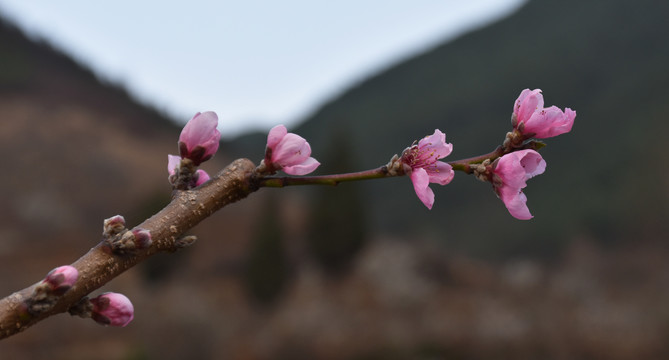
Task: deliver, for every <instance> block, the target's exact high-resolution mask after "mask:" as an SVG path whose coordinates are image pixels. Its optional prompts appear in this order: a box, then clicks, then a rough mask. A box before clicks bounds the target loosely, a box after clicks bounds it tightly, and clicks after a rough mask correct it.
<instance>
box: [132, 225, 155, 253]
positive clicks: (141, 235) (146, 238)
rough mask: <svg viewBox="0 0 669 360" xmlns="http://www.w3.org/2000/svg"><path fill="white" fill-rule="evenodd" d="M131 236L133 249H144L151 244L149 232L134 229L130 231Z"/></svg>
mask: <svg viewBox="0 0 669 360" xmlns="http://www.w3.org/2000/svg"><path fill="white" fill-rule="evenodd" d="M132 234H133V235H134V236H135V247H136V248H137V249H146V248H148V247H149V246H151V243H153V240H151V232H150V231H149V230H146V229H141V228H135V229H133V230H132Z"/></svg>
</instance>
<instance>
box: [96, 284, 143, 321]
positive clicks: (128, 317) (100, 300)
mask: <svg viewBox="0 0 669 360" xmlns="http://www.w3.org/2000/svg"><path fill="white" fill-rule="evenodd" d="M91 303H92V304H93V313H92V315H91V317H92V318H93V320H95V321H96V322H98V323H100V324H103V325H111V326H121V327H123V326H126V325H128V324H129V323H130V322H131V321H132V319H133V317H134V313H135V309H134V307H133V306H132V303H131V302H130V299H128V298H127V297H126V296H125V295H123V294H118V293H113V292H108V293H104V294H102V295H100V296H98V297H96V298H93V299H91Z"/></svg>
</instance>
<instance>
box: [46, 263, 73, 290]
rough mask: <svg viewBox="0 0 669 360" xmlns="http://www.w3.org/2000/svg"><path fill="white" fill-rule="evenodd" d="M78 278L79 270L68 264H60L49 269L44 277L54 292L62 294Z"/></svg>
mask: <svg viewBox="0 0 669 360" xmlns="http://www.w3.org/2000/svg"><path fill="white" fill-rule="evenodd" d="M77 278H79V271H78V270H77V269H76V268H75V267H73V266H70V265H65V266H60V267H57V268H55V269H53V270H51V271H50V272H49V273H48V274H47V275H46V278H45V279H44V283H45V284H48V285H49V287H50V288H51V291H52V292H53V293H55V294H64V293H65V292H66V291H67V290H69V289H70V288H71V287H72V286H73V285H74V283H75V282H77Z"/></svg>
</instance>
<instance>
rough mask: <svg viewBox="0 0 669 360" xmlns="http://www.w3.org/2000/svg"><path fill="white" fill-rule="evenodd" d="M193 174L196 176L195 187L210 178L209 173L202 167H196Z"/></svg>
mask: <svg viewBox="0 0 669 360" xmlns="http://www.w3.org/2000/svg"><path fill="white" fill-rule="evenodd" d="M195 175H196V176H197V181H196V182H195V186H196V187H197V186H200V185H202V184H204V183H206V182H207V181H209V179H211V177H210V176H209V174H207V172H206V171H204V170H202V169H198V170H197V171H196V172H195Z"/></svg>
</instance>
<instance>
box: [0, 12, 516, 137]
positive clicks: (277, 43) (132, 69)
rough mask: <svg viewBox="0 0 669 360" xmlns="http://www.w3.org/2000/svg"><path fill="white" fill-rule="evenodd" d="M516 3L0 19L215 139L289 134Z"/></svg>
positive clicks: (18, 15)
mask: <svg viewBox="0 0 669 360" xmlns="http://www.w3.org/2000/svg"><path fill="white" fill-rule="evenodd" d="M524 2H525V0H468V1H464V0H459V1H454V0H441V1H438V0H412V1H407V0H404V1H400V0H367V1H364V0H363V1H360V0H358V1H355V0H339V1H318V0H283V1H257V0H251V1H234V2H233V1H214V0H210V1H206V0H190V1H188V2H187V4H186V2H185V1H166V0H163V1H154V0H150V1H149V0H147V1H136V0H115V1H90V0H59V1H53V0H29V1H26V0H0V12H2V13H3V14H5V16H7V17H9V18H10V19H12V20H14V21H15V22H16V23H18V24H19V26H20V27H22V28H23V29H25V30H26V31H28V33H29V34H30V35H31V36H35V37H38V38H44V39H47V40H48V41H49V42H51V43H52V44H54V45H56V46H57V47H60V48H61V49H63V50H64V51H65V52H67V53H68V54H70V55H72V56H73V57H75V58H76V59H77V60H79V61H80V62H83V63H85V64H88V66H90V67H91V68H92V69H93V70H94V71H95V72H96V73H97V74H98V75H99V76H101V77H103V78H106V79H109V80H111V81H114V82H117V83H121V84H123V85H124V86H126V87H127V88H128V89H129V91H130V92H131V93H132V94H133V95H134V96H136V97H137V98H139V99H140V100H142V101H143V102H145V103H147V104H150V105H153V106H155V107H156V108H158V109H161V110H164V111H166V112H167V113H168V114H170V115H171V116H173V117H175V118H177V119H181V120H182V121H184V122H185V121H186V120H188V119H189V118H190V117H191V116H192V115H193V114H194V113H195V112H197V111H206V110H213V111H216V112H217V113H218V115H219V118H220V120H221V126H220V128H221V132H222V134H223V136H226V137H230V136H234V135H237V134H238V133H239V132H242V131H245V130H249V129H251V128H260V129H268V128H269V127H271V126H273V125H276V124H278V123H284V124H286V125H288V126H289V127H290V126H291V125H294V124H295V122H296V121H299V120H301V119H302V118H303V117H304V116H305V115H307V114H308V113H309V112H310V111H313V110H314V109H316V108H317V107H318V106H319V105H320V104H322V103H323V102H324V101H326V100H327V99H329V98H331V97H333V96H335V95H336V94H338V93H339V92H341V91H343V90H344V89H346V87H347V86H350V85H351V84H353V83H355V82H356V81H359V80H361V79H364V78H365V77H366V76H368V75H370V74H372V73H374V72H375V71H378V70H380V69H382V68H384V67H386V66H389V65H391V64H393V63H395V62H398V61H400V60H401V59H404V58H406V57H408V56H410V55H412V54H415V53H417V52H420V51H421V50H424V49H427V48H429V47H430V46H432V45H435V44H437V43H439V42H441V41H444V40H445V39H448V38H452V37H454V36H457V35H459V34H461V33H462V32H465V31H467V30H469V29H472V28H475V27H478V26H481V25H482V24H485V23H487V22H490V21H492V20H494V19H497V18H499V17H501V16H504V15H506V14H508V13H509V12H511V11H514V10H515V9H517V8H518V7H519V6H520V5H522V4H523V3H524Z"/></svg>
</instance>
